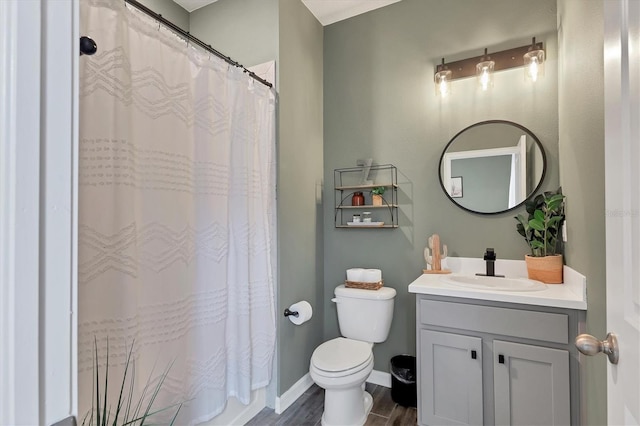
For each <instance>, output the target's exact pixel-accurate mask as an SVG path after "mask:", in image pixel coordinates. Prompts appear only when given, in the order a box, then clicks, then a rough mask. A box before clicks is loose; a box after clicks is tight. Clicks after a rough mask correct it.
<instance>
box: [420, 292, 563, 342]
mask: <svg viewBox="0 0 640 426" xmlns="http://www.w3.org/2000/svg"><path fill="white" fill-rule="evenodd" d="M420 323H421V324H424V325H435V326H440V327H449V328H457V329H460V330H470V331H477V332H483V333H492V334H500V335H503V336H514V337H521V338H524V339H534V340H542V341H545V342H554V343H563V344H567V343H569V318H568V315H566V314H554V313H548V312H536V311H524V310H518V309H509V308H497V307H493V306H480V305H469V304H465V303H453V302H440V301H435V300H424V299H423V300H421V301H420Z"/></svg>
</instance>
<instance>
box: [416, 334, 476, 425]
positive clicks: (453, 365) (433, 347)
mask: <svg viewBox="0 0 640 426" xmlns="http://www.w3.org/2000/svg"><path fill="white" fill-rule="evenodd" d="M419 342H420V351H419V353H420V357H421V361H422V363H421V364H422V368H421V369H420V379H419V382H420V384H421V389H422V398H421V399H420V404H419V405H420V408H421V413H422V414H423V419H424V424H428V425H480V424H482V421H483V420H482V339H480V338H478V337H472V336H463V335H460V334H453V333H441V332H438V331H430V330H420V340H419Z"/></svg>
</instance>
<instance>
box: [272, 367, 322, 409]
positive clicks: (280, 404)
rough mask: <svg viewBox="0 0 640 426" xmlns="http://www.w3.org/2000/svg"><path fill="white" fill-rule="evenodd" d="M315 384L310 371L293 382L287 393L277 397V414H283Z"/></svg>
mask: <svg viewBox="0 0 640 426" xmlns="http://www.w3.org/2000/svg"><path fill="white" fill-rule="evenodd" d="M312 385H313V380H312V379H311V376H310V375H309V373H307V374H305V375H304V376H302V378H300V380H298V381H297V382H295V383H294V384H293V386H291V387H290V388H289V390H287V391H286V392H285V393H283V394H282V395H281V396H279V397H277V398H276V407H275V412H276V414H282V413H283V412H284V410H286V409H287V408H289V407H290V406H291V404H293V403H294V402H296V400H297V399H298V398H300V397H301V396H302V395H303V394H304V393H305V392H306V391H307V389H309V388H310V387H311V386H312Z"/></svg>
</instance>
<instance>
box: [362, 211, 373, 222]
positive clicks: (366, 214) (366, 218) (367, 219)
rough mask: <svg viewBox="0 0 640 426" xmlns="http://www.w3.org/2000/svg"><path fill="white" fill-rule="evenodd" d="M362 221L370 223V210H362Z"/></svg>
mask: <svg viewBox="0 0 640 426" xmlns="http://www.w3.org/2000/svg"><path fill="white" fill-rule="evenodd" d="M362 222H364V223H371V212H362Z"/></svg>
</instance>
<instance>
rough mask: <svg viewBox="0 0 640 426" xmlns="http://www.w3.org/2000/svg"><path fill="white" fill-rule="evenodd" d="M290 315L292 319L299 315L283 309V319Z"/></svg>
mask: <svg viewBox="0 0 640 426" xmlns="http://www.w3.org/2000/svg"><path fill="white" fill-rule="evenodd" d="M291 315H293V316H294V317H296V318H297V317H298V315H299V313H298V312H296V311H290V310H289V308H285V310H284V316H285V317H288V316H291Z"/></svg>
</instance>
